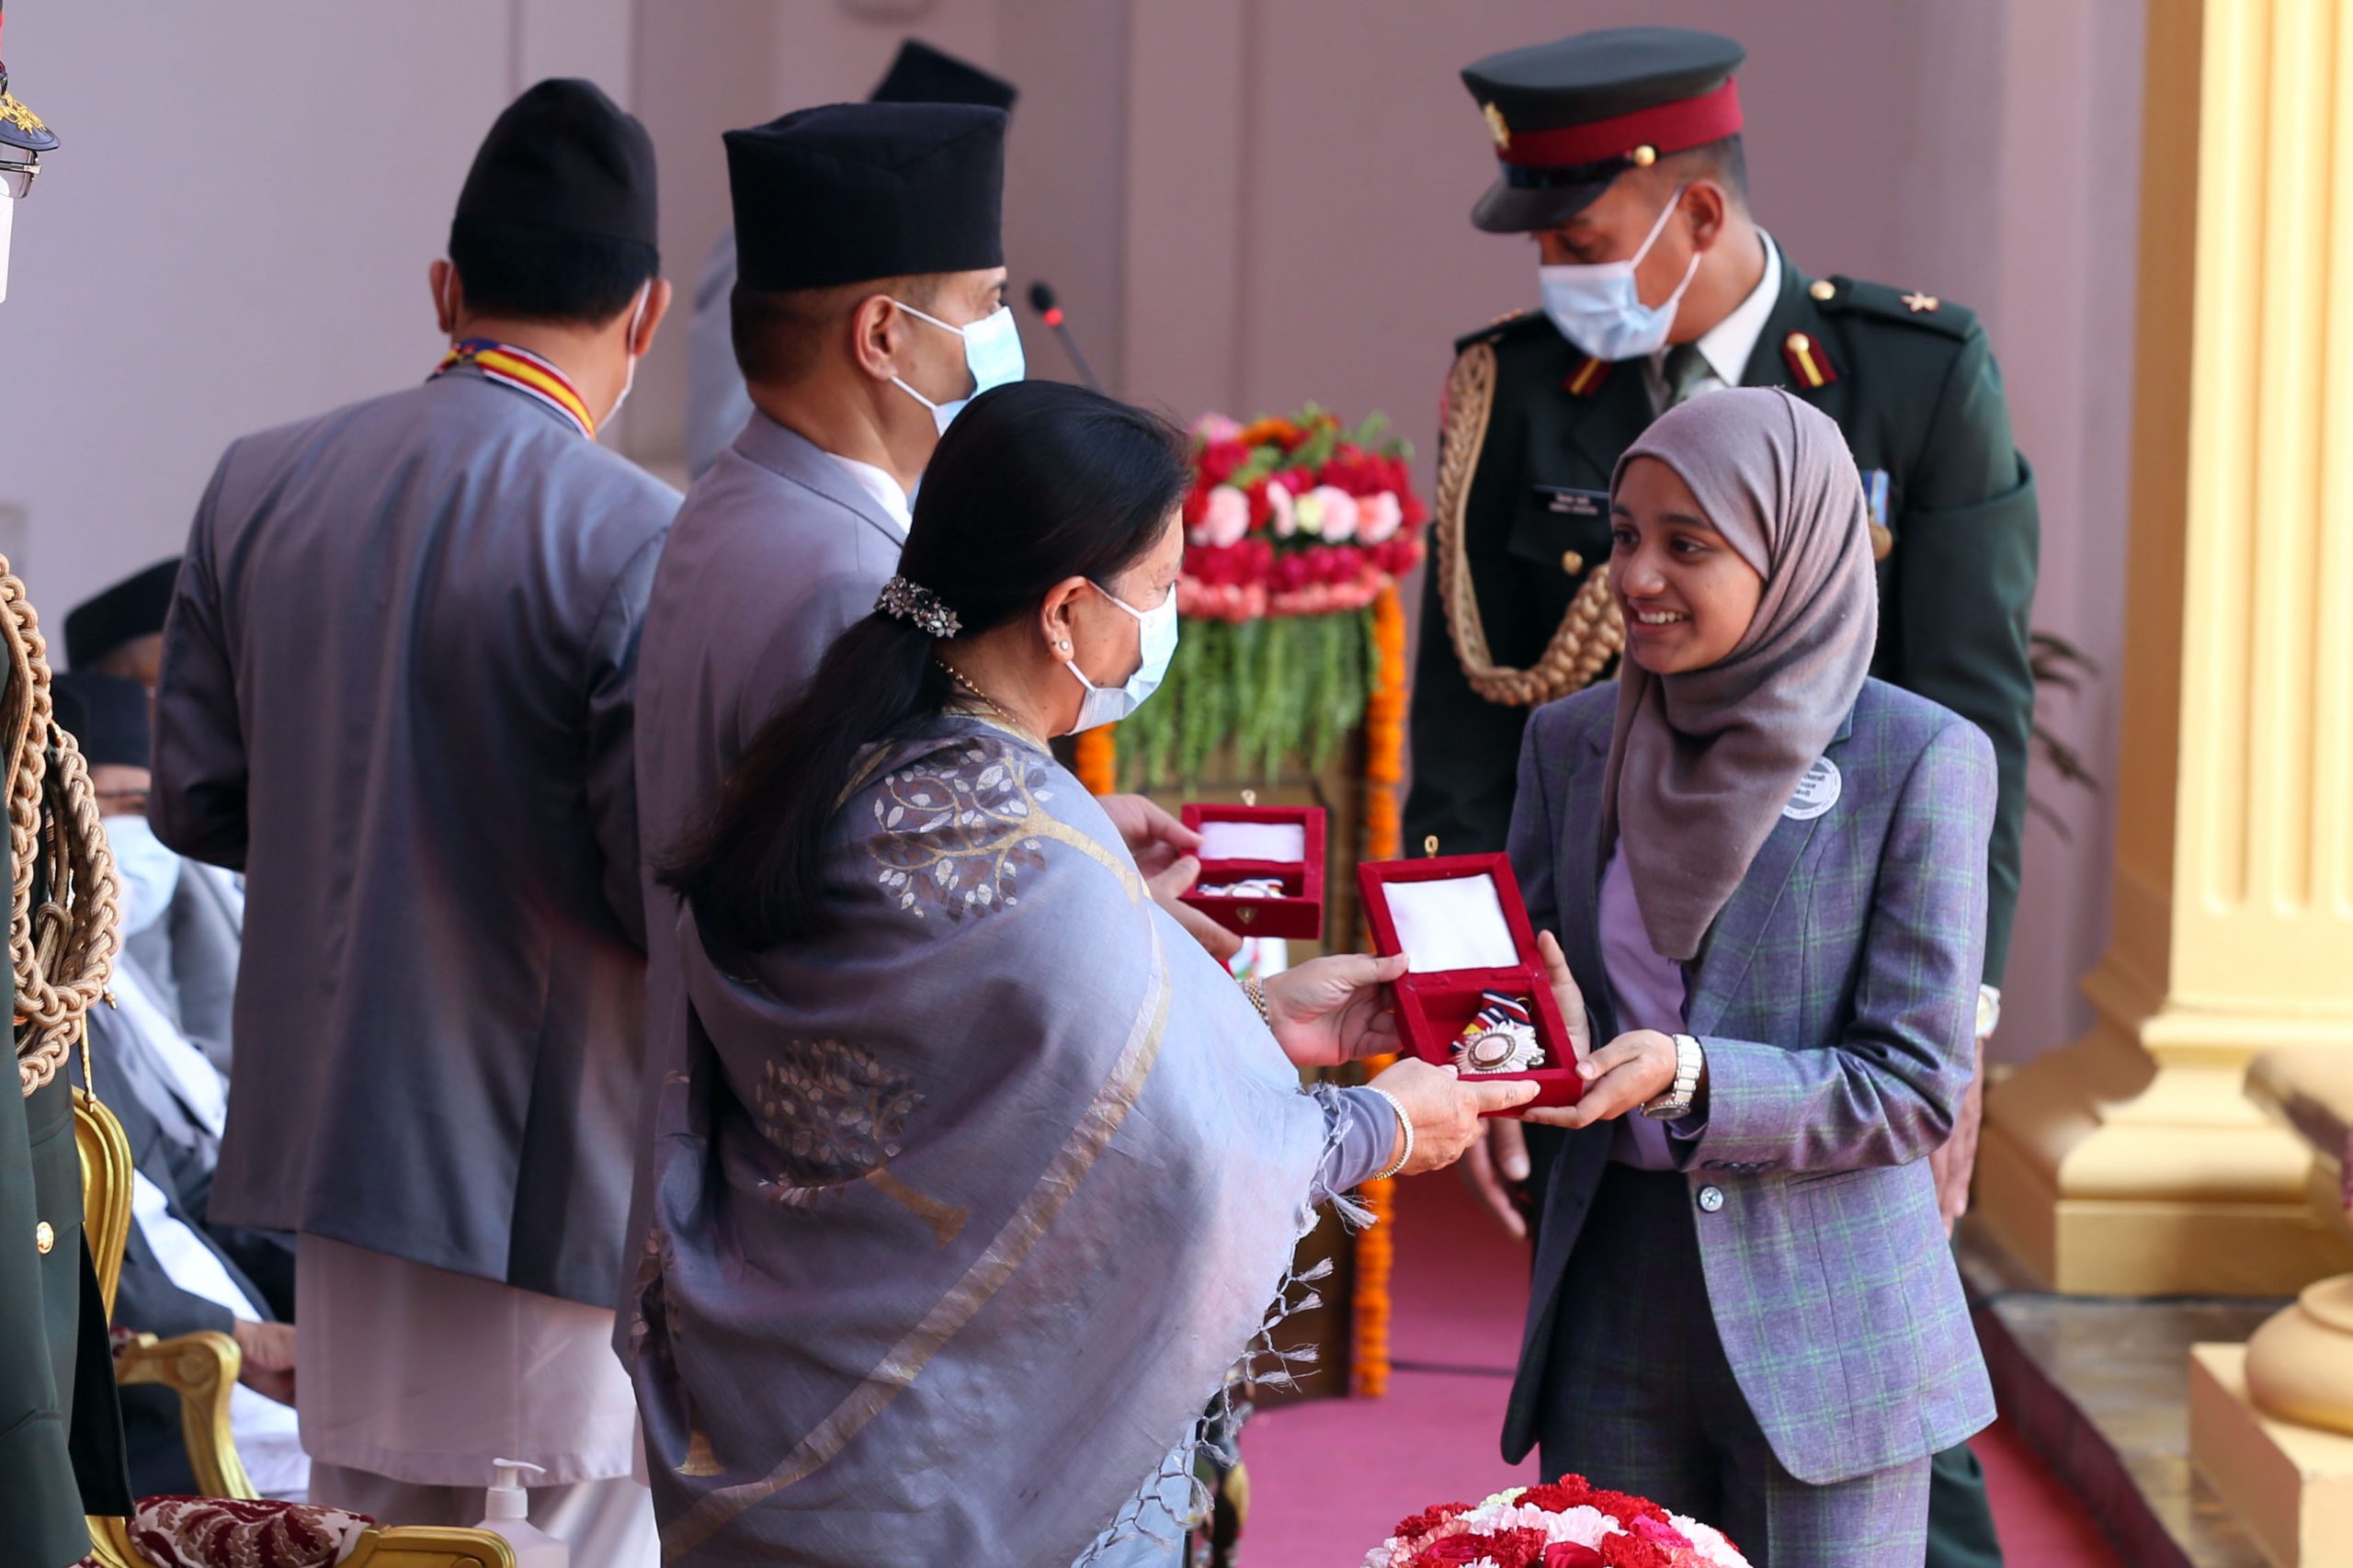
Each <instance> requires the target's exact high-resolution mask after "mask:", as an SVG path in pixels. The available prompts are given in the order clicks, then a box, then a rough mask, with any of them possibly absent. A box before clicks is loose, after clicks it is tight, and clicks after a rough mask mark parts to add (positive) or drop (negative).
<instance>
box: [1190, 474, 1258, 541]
mask: <svg viewBox="0 0 2353 1568" xmlns="http://www.w3.org/2000/svg"><path fill="white" fill-rule="evenodd" d="M1249 531H1250V497H1248V496H1247V495H1245V494H1242V492H1240V491H1239V490H1236V489H1235V488H1234V487H1233V486H1232V485H1231V484H1221V485H1218V486H1216V487H1215V488H1214V489H1212V490H1211V492H1210V495H1209V501H1208V503H1207V504H1206V505H1205V506H1204V507H1203V509H1202V513H1201V521H1200V526H1199V527H1198V528H1195V529H1193V542H1194V543H1195V544H1206V545H1211V546H1214V547H1216V548H1219V549H1222V548H1224V547H1225V546H1227V545H1229V544H1233V543H1234V542H1236V541H1237V540H1240V539H1241V538H1242V536H1243V535H1244V534H1246V533H1248V532H1249Z"/></svg>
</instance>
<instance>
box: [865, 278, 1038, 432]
mask: <svg viewBox="0 0 2353 1568" xmlns="http://www.w3.org/2000/svg"><path fill="white" fill-rule="evenodd" d="M891 302H892V304H894V305H898V307H899V309H901V310H903V311H904V312H907V314H909V315H911V316H913V317H915V320H917V321H926V322H929V323H930V324H932V325H934V326H936V327H938V328H939V330H940V331H942V332H952V333H954V334H956V335H958V336H959V337H961V338H962V339H963V340H964V365H965V368H966V369H970V370H971V371H972V392H971V394H970V395H968V396H965V397H960V398H958V399H957V400H956V401H955V402H953V403H934V402H932V401H931V399H929V398H927V397H926V396H924V395H923V393H921V392H917V391H915V388H913V387H911V386H909V385H907V383H906V382H904V381H901V380H900V379H899V378H898V377H896V376H892V378H891V384H892V385H893V386H895V387H897V388H898V389H899V390H900V391H901V392H904V393H906V394H907V395H908V396H909V397H911V398H913V399H915V401H916V402H917V403H921V404H923V405H924V406H925V407H926V408H928V409H929V410H931V422H932V424H933V425H935V426H938V430H939V433H940V434H941V435H943V436H945V435H946V434H948V424H949V420H951V419H954V418H955V417H956V416H957V415H959V414H961V413H962V412H963V411H964V405H965V404H966V403H970V402H972V399H973V398H976V397H978V396H980V395H981V394H982V393H983V392H986V391H988V390H989V389H990V388H991V387H1001V386H1003V385H1005V383H1006V382H1007V381H1019V380H1020V379H1021V376H1022V372H1023V371H1024V370H1025V369H1028V366H1027V365H1026V364H1025V363H1024V361H1023V359H1022V358H1021V333H1020V330H1019V329H1018V328H1017V327H1016V326H1015V325H1014V322H1013V307H1012V306H1011V305H999V306H998V307H997V308H996V310H995V312H994V313H992V314H990V315H986V316H983V317H982V318H981V319H980V320H979V321H976V322H974V323H973V324H972V325H970V326H950V325H949V324H948V323H946V322H944V321H941V320H940V319H939V318H938V316H931V315H926V314H924V312H921V311H919V310H917V309H915V307H914V306H913V305H909V304H903V303H901V302H900V301H897V300H893V301H891Z"/></svg>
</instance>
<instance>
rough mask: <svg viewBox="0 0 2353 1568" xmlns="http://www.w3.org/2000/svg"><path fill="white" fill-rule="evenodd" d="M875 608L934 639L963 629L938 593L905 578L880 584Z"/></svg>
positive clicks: (953, 612) (952, 634)
mask: <svg viewBox="0 0 2353 1568" xmlns="http://www.w3.org/2000/svg"><path fill="white" fill-rule="evenodd" d="M874 608H876V609H878V610H881V612H882V613H883V614H885V615H892V616H896V617H898V618H899V619H901V620H912V621H914V622H915V626H916V628H917V629H918V630H919V631H927V632H929V633H931V635H933V636H934V637H953V636H955V635H956V633H957V632H958V631H961V630H963V622H961V621H960V620H958V619H956V612H955V611H954V610H952V609H949V608H948V606H947V604H946V603H945V602H944V601H942V600H941V598H940V597H939V596H938V594H935V593H933V592H932V591H931V590H930V589H929V588H926V587H925V586H923V585H921V584H919V583H910V582H908V581H907V580H906V579H905V578H904V577H893V578H892V579H891V580H890V581H889V582H887V583H885V584H883V585H882V591H881V593H880V594H879V595H877V596H876V597H875V600H874Z"/></svg>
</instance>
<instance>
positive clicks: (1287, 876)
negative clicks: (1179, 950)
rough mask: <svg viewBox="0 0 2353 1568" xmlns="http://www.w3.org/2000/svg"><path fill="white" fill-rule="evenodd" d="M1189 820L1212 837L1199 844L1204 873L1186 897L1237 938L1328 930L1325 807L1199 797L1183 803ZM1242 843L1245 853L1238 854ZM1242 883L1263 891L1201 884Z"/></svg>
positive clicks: (1305, 936)
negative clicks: (1218, 801)
mask: <svg viewBox="0 0 2353 1568" xmlns="http://www.w3.org/2000/svg"><path fill="white" fill-rule="evenodd" d="M1184 819H1185V825H1186V826H1187V827H1189V828H1191V829H1192V830H1193V831H1194V832H1196V833H1198V834H1200V835H1202V836H1203V837H1204V838H1205V839H1206V840H1208V842H1206V843H1204V844H1203V845H1202V846H1201V853H1200V860H1201V874H1200V877H1199V879H1198V880H1197V881H1195V882H1194V884H1193V887H1194V891H1193V892H1188V893H1187V894H1186V895H1185V900H1184V902H1185V903H1188V904H1190V905H1192V906H1193V907H1194V908H1195V909H1198V910H1199V911H1200V912H1201V913H1202V914H1204V915H1208V916H1209V917H1210V918H1211V919H1212V920H1214V921H1216V922H1217V923H1218V924H1219V925H1221V926H1224V927H1225V928H1226V929H1227V930H1229V931H1231V932H1233V934H1234V935H1236V936H1238V937H1295V938H1297V939H1298V940H1301V941H1309V942H1312V941H1313V940H1315V939H1316V938H1317V937H1321V936H1323V935H1324V808H1323V807H1321V806H1255V805H1253V806H1229V805H1220V804H1214V803H1205V802H1201V801H1195V802H1192V803H1190V804H1188V805H1187V806H1186V807H1185V810H1184ZM1222 840H1223V841H1226V842H1223V843H1221V841H1222ZM1237 847H1238V848H1239V849H1240V850H1241V851H1243V852H1242V853H1235V849H1236V848H1237ZM1220 851H1222V853H1221V852H1220ZM1245 883H1252V884H1259V885H1260V886H1261V887H1262V888H1264V891H1257V892H1252V893H1248V894H1212V893H1208V892H1202V891H1201V890H1203V889H1205V888H1230V887H1235V886H1237V885H1240V884H1245ZM1266 884H1271V886H1266Z"/></svg>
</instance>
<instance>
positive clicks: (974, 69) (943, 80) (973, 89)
mask: <svg viewBox="0 0 2353 1568" xmlns="http://www.w3.org/2000/svg"><path fill="white" fill-rule="evenodd" d="M1020 96H1021V95H1020V93H1019V92H1018V91H1017V90H1016V89H1015V87H1014V85H1013V84H1012V83H1010V82H1008V81H1006V79H1005V78H1004V77H1002V76H992V75H990V74H988V73H987V72H985V71H983V70H982V69H981V68H980V67H979V66H977V65H969V64H966V63H965V62H963V61H961V60H959V59H957V58H956V57H955V56H954V55H952V54H949V53H948V52H947V51H943V50H938V49H934V48H932V47H931V45H929V44H927V43H926V42H924V41H923V40H921V39H919V38H911V39H909V40H907V41H906V42H904V43H903V44H901V45H900V46H899V53H898V57H897V58H896V59H894V60H892V62H891V69H890V70H888V71H886V72H884V73H883V75H882V80H881V83H880V84H878V85H876V87H875V89H874V90H873V91H872V92H870V93H869V94H867V95H866V101H867V102H868V103H870V104H986V105H987V106H988V107H989V108H1001V109H1005V110H1006V111H1007V112H1010V111H1011V110H1012V108H1013V101H1014V99H1016V98H1017V97H1020Z"/></svg>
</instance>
